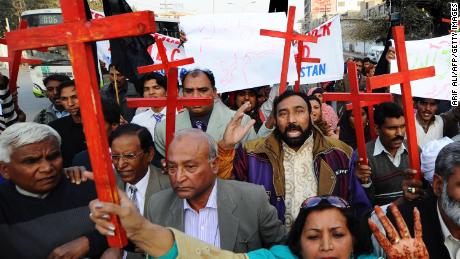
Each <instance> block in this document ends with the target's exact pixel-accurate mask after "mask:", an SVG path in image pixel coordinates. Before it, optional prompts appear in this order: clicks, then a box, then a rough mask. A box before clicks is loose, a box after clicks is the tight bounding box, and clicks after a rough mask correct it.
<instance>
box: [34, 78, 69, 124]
mask: <svg viewBox="0 0 460 259" xmlns="http://www.w3.org/2000/svg"><path fill="white" fill-rule="evenodd" d="M69 80H70V78H69V77H68V76H66V75H61V74H52V75H49V76H47V77H46V78H45V79H43V84H44V85H45V87H46V96H47V97H48V99H49V100H50V102H51V104H50V105H49V106H48V107H47V108H45V109H43V110H41V111H40V112H39V113H38V114H37V115H36V116H35V118H34V122H37V123H41V124H49V123H50V122H52V121H54V120H57V119H59V118H62V117H65V116H68V115H69V113H68V112H67V111H66V110H65V109H64V106H63V105H62V104H61V101H60V100H59V85H60V84H61V83H62V82H65V81H69Z"/></svg>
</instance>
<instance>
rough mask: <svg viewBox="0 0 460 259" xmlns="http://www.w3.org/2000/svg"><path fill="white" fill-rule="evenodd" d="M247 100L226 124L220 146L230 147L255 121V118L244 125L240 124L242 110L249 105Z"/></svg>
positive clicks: (242, 136) (237, 141)
mask: <svg viewBox="0 0 460 259" xmlns="http://www.w3.org/2000/svg"><path fill="white" fill-rule="evenodd" d="M250 105H251V104H250V103H249V102H246V103H244V104H243V105H241V107H240V108H239V109H238V110H237V111H236V113H235V115H234V116H233V118H232V120H231V121H230V122H229V123H228V124H227V127H226V128H225V132H224V137H223V139H222V141H221V146H222V147H223V148H225V149H232V148H234V147H235V145H236V144H238V143H239V142H240V141H241V140H242V139H243V138H244V136H245V135H246V134H247V133H248V132H249V131H250V130H251V128H252V126H253V125H254V124H255V123H256V121H255V120H251V121H250V122H249V123H248V124H246V125H241V120H242V119H243V116H244V111H245V110H246V109H247V108H248V107H249V106H250Z"/></svg>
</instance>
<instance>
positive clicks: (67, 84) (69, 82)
mask: <svg viewBox="0 0 460 259" xmlns="http://www.w3.org/2000/svg"><path fill="white" fill-rule="evenodd" d="M70 86H73V87H75V81H74V80H67V81H64V82H61V84H60V85H59V88H58V94H59V95H61V92H62V89H64V88H66V87H70Z"/></svg>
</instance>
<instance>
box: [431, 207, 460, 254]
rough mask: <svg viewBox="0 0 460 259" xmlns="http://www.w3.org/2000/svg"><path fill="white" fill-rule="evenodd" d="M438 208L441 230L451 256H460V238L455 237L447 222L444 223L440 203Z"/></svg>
mask: <svg viewBox="0 0 460 259" xmlns="http://www.w3.org/2000/svg"><path fill="white" fill-rule="evenodd" d="M436 210H437V211H438V217H439V223H440V224H441V231H442V235H443V236H444V246H446V248H447V250H448V251H449V254H450V258H460V240H458V239H456V238H455V237H453V236H452V234H451V233H450V231H449V229H448V228H447V226H446V223H444V220H443V219H442V217H441V212H440V211H439V205H436Z"/></svg>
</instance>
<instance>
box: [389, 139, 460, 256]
mask: <svg viewBox="0 0 460 259" xmlns="http://www.w3.org/2000/svg"><path fill="white" fill-rule="evenodd" d="M433 191H434V196H431V197H429V198H426V199H423V200H416V201H412V202H404V203H403V204H401V205H400V206H399V210H400V211H401V214H402V216H403V218H404V220H405V221H406V223H407V226H408V228H409V230H410V231H411V233H413V232H412V231H413V229H414V223H413V220H412V217H413V210H414V207H417V208H418V210H419V211H420V217H421V223H422V230H423V242H424V243H425V245H426V248H427V250H428V253H429V256H430V258H452V259H455V258H460V241H459V240H460V142H453V143H450V144H448V145H447V146H445V147H444V148H443V149H441V151H440V152H439V154H438V157H437V158H436V163H435V174H434V176H433ZM390 214H391V213H389V212H388V213H387V216H388V217H389V218H390V220H391V221H393V224H395V220H394V217H393V216H392V215H390ZM397 238H398V237H397Z"/></svg>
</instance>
